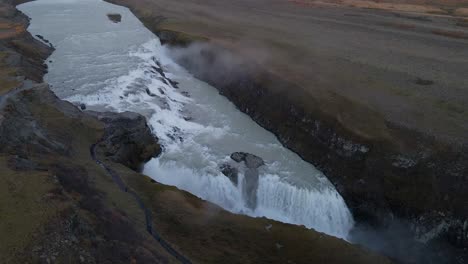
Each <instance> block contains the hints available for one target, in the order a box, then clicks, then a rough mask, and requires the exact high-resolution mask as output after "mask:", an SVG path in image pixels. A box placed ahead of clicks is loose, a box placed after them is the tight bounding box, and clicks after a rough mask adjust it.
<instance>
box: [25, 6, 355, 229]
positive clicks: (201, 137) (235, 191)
mask: <svg viewBox="0 0 468 264" xmlns="http://www.w3.org/2000/svg"><path fill="white" fill-rule="evenodd" d="M19 8H20V10H22V11H23V12H25V13H26V14H27V15H28V16H30V17H31V18H32V21H31V26H30V28H29V30H30V31H31V32H32V33H33V34H40V35H42V36H44V37H45V38H46V39H48V40H50V41H51V42H52V43H53V44H54V46H55V47H56V51H55V52H54V54H53V55H52V56H51V57H50V58H49V60H50V62H49V63H48V64H49V73H48V74H47V76H46V81H47V82H49V83H50V84H51V85H52V89H53V90H54V92H55V93H56V94H57V95H58V96H59V97H60V98H63V99H66V100H68V101H71V102H74V103H84V104H86V106H87V108H88V109H91V110H98V111H103V110H110V111H118V112H122V111H135V112H138V113H141V114H143V115H145V116H146V117H147V119H148V122H149V124H150V126H151V128H152V131H153V132H154V134H155V135H156V136H157V137H158V138H159V140H160V143H161V144H162V145H163V148H164V151H163V153H162V155H160V156H159V157H157V158H154V159H152V160H151V161H149V162H148V163H147V164H146V165H145V168H144V173H145V174H147V175H149V176H150V177H152V178H154V179H155V180H157V181H159V182H162V183H164V184H169V185H174V186H177V187H178V188H181V189H184V190H187V191H189V192H191V193H193V194H195V195H197V196H199V197H201V198H203V199H206V200H208V201H211V202H213V203H216V204H218V205H220V206H222V207H224V208H225V209H227V210H229V211H231V212H234V213H243V214H248V215H251V216H266V217H268V218H271V219H276V220H279V221H283V222H288V223H293V224H301V225H305V226H306V227H309V228H314V229H316V230H318V231H322V232H325V233H328V234H331V235H334V236H338V237H342V238H346V236H347V234H348V232H349V230H350V229H351V228H352V226H353V220H352V216H351V214H350V212H349V210H348V209H347V207H346V205H345V203H344V201H343V199H342V198H341V196H340V195H339V194H338V193H337V192H336V190H335V189H334V187H333V186H332V184H330V182H329V181H328V180H327V178H326V177H325V176H324V175H323V174H322V173H321V172H320V171H318V170H317V169H315V168H314V167H313V166H312V165H311V164H309V163H307V162H305V161H303V160H301V159H300V157H298V156H297V155H296V154H294V153H293V152H291V151H289V150H288V149H286V148H284V147H283V146H281V144H280V143H279V142H278V140H277V139H276V138H275V137H274V135H273V134H271V133H270V132H268V131H266V130H264V129H263V128H261V127H260V126H258V125H257V124H256V123H255V122H253V121H252V120H251V119H250V118H249V117H248V116H246V115H245V114H243V113H241V112H240V111H238V110H237V109H236V108H235V107H234V105H233V104H231V103H230V102H229V101H228V100H227V99H226V98H224V97H222V96H220V95H219V94H218V92H217V90H216V89H215V88H213V87H211V86H209V85H208V84H206V83H204V82H202V81H199V80H197V79H195V78H194V77H193V76H191V75H190V74H189V73H187V72H186V71H185V70H184V69H182V68H181V67H179V66H178V65H177V64H176V63H174V62H173V61H172V60H171V59H170V52H169V51H168V50H166V49H165V48H164V47H162V46H161V44H160V42H159V40H158V38H157V37H156V36H155V35H153V34H152V33H151V32H150V31H148V30H147V29H146V28H144V26H143V25H142V24H141V23H140V22H139V21H138V20H137V19H136V18H135V17H134V16H133V15H132V14H131V13H130V12H129V11H128V10H127V9H125V8H122V7H118V6H115V5H111V4H108V3H105V2H102V1H98V0H79V1H78V0H66V1H64V0H39V1H35V2H30V3H27V4H24V5H21V6H20V7H19ZM115 12H117V13H120V14H122V22H121V23H113V22H111V21H110V20H109V19H107V17H106V14H108V13H115ZM171 81H173V83H171ZM175 82H177V83H178V85H175ZM236 151H244V152H248V153H252V154H255V155H257V156H259V157H262V158H263V159H264V160H265V163H266V164H265V166H262V167H260V169H259V173H260V178H259V185H258V190H257V206H256V208H255V209H254V210H252V209H250V208H248V207H247V206H246V202H247V201H246V197H245V195H244V192H243V191H242V190H243V185H244V169H243V167H242V166H239V164H236V163H235V162H233V161H232V160H231V159H230V157H229V156H230V154H231V153H232V152H236ZM224 163H230V164H232V166H238V167H239V172H240V173H239V184H238V185H235V184H233V183H232V182H231V180H230V179H228V178H227V177H226V176H224V175H223V174H222V173H221V171H220V165H222V164H224Z"/></svg>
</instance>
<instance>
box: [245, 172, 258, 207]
mask: <svg viewBox="0 0 468 264" xmlns="http://www.w3.org/2000/svg"><path fill="white" fill-rule="evenodd" d="M258 176H259V175H258V169H257V168H247V170H246V171H245V178H244V188H243V191H244V193H245V197H246V198H247V199H246V202H247V206H248V207H249V208H251V209H255V208H256V207H257V190H258Z"/></svg>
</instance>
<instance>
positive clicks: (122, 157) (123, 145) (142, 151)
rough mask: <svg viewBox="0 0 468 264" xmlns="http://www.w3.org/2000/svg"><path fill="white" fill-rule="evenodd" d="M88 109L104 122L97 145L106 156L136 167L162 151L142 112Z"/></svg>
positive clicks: (135, 168) (130, 166)
mask: <svg viewBox="0 0 468 264" xmlns="http://www.w3.org/2000/svg"><path fill="white" fill-rule="evenodd" d="M87 113H88V114H90V115H92V116H95V117H96V118H97V119H98V120H99V121H102V122H103V123H104V124H106V132H105V134H104V136H103V140H102V141H101V142H100V143H99V147H101V148H104V149H105V153H104V155H105V156H106V157H107V158H108V159H110V160H112V161H114V162H118V163H122V164H124V165H125V166H127V167H129V168H132V169H134V170H138V169H139V166H140V165H141V164H142V163H144V162H146V161H148V160H149V159H151V158H152V157H154V156H155V155H157V154H159V153H161V147H160V145H159V144H158V142H157V139H156V138H155V137H154V136H153V135H152V133H151V130H150V128H149V127H148V125H147V124H146V119H145V118H144V117H143V116H142V115H139V114H136V113H132V112H124V113H109V112H106V113H102V112H91V111H88V112H87Z"/></svg>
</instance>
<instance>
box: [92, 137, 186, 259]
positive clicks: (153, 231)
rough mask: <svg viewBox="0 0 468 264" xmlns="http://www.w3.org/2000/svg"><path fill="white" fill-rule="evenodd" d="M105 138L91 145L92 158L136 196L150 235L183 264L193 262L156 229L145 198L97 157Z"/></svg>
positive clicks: (118, 183) (120, 184) (121, 188)
mask: <svg viewBox="0 0 468 264" xmlns="http://www.w3.org/2000/svg"><path fill="white" fill-rule="evenodd" d="M102 141H103V140H100V141H98V142H97V143H95V144H93V145H91V148H90V152H91V158H92V159H93V160H94V161H95V162H96V163H97V164H98V165H99V166H101V167H102V168H103V169H104V170H105V171H106V172H107V174H109V175H110V176H111V177H112V179H113V180H114V182H115V183H116V184H117V185H118V186H119V188H120V190H121V191H123V192H126V193H129V194H130V195H132V196H133V198H135V200H136V202H137V203H138V205H139V206H140V208H141V209H142V210H143V212H144V213H145V218H146V231H147V232H148V233H150V235H151V236H152V237H153V238H154V239H156V241H158V242H159V244H160V245H161V246H162V247H163V248H164V249H165V250H166V251H167V253H169V254H170V255H171V256H173V257H174V258H176V259H177V260H178V261H180V263H183V264H191V263H192V262H191V261H190V260H189V259H188V258H186V257H184V256H183V255H182V254H181V253H179V252H177V251H176V250H175V249H174V248H173V247H172V246H171V245H170V244H169V243H168V242H167V241H166V240H164V239H163V238H162V237H161V235H160V234H159V233H158V232H157V231H156V229H154V228H153V216H152V214H151V211H150V210H149V209H148V208H147V207H146V206H145V204H144V203H143V200H142V199H141V197H140V196H139V195H138V194H137V193H136V192H134V191H133V190H131V189H129V188H128V187H127V186H126V185H125V183H124V182H123V180H122V178H120V176H119V175H118V173H117V172H115V171H114V170H112V169H111V168H109V167H108V166H107V165H106V164H104V163H103V162H102V161H100V160H99V159H98V158H97V155H96V146H97V145H98V144H99V143H101V142H102Z"/></svg>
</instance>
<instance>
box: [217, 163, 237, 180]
mask: <svg viewBox="0 0 468 264" xmlns="http://www.w3.org/2000/svg"><path fill="white" fill-rule="evenodd" d="M219 168H220V169H221V172H222V173H223V174H224V175H225V176H226V177H228V178H229V179H230V180H231V182H232V183H233V184H234V185H237V184H238V182H239V170H238V169H237V168H235V167H233V166H231V165H229V164H222V165H221V166H220V167H219Z"/></svg>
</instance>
